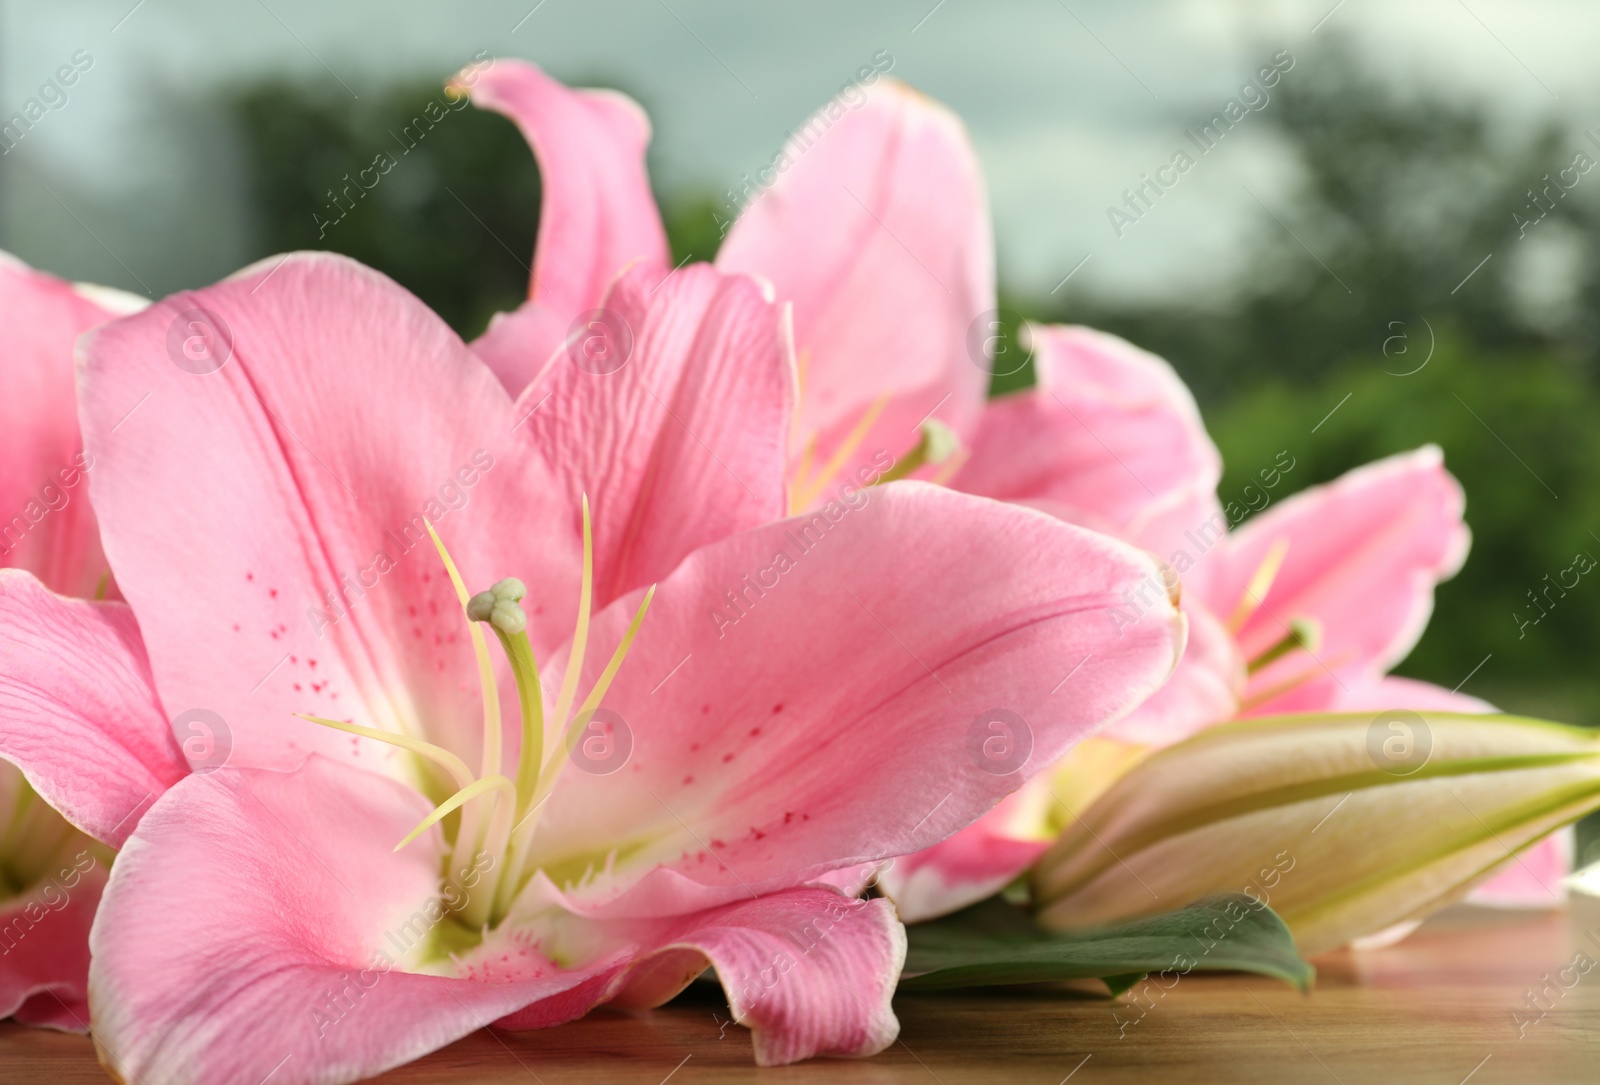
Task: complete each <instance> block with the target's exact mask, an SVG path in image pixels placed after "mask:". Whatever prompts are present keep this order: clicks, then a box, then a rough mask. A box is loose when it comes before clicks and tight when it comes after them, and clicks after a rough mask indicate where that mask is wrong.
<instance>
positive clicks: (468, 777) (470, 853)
mask: <svg viewBox="0 0 1600 1085" xmlns="http://www.w3.org/2000/svg"><path fill="white" fill-rule="evenodd" d="M428 532H429V534H430V535H431V536H432V538H433V541H434V545H435V547H436V548H437V549H438V551H439V557H440V560H441V561H442V562H443V563H444V566H445V569H446V571H447V572H448V573H449V574H450V580H451V583H452V584H453V585H454V586H455V589H456V596H457V598H458V599H459V600H460V602H461V606H462V610H463V613H464V615H465V617H466V618H467V619H468V622H469V626H470V631H471V637H472V644H473V652H474V655H475V657H476V660H477V669H478V676H479V681H480V684H481V685H482V687H483V710H484V723H483V730H484V733H483V742H484V749H483V758H482V766H481V769H480V771H479V772H478V773H477V774H476V775H474V774H473V772H472V770H471V769H470V768H469V767H468V766H467V763H466V762H465V761H464V760H462V759H461V757H460V756H459V755H457V754H456V753H453V752H452V751H450V750H447V749H445V748H443V747H441V746H437V745H434V744H432V743H429V742H425V741H423V740H421V739H418V738H414V737H412V736H409V735H401V734H395V733H393V732H389V731H381V730H378V729H375V728H371V727H363V726H361V725H359V724H354V723H342V722H340V721H338V720H331V719H325V718H323V717H320V716H309V715H306V716H301V718H302V719H306V720H309V721H311V722H312V723H316V724H320V725H322V726H324V727H330V728H333V729H335V730H338V731H344V732H346V733H348V734H353V735H359V736H361V737H363V738H370V739H373V740H376V741H379V742H385V743H388V744H389V745H391V746H395V747H397V748H399V749H402V750H405V751H406V752H408V753H410V754H413V755H414V756H417V757H420V758H422V759H424V760H426V761H430V762H432V763H433V764H434V765H437V766H438V767H439V768H440V769H442V770H444V772H445V773H446V774H447V775H448V776H449V777H450V779H451V780H452V781H453V782H454V784H455V787H456V790H455V792H454V793H453V794H451V795H450V796H449V797H448V798H446V799H445V800H444V801H443V802H442V803H440V804H439V805H438V806H436V807H435V808H434V810H433V811H432V812H431V813H430V814H429V815H428V816H427V817H425V818H423V819H422V821H421V822H420V823H419V824H418V825H417V826H416V827H415V828H413V829H412V830H411V832H409V833H407V834H406V836H405V838H404V839H403V840H401V841H400V842H399V843H398V844H397V845H395V850H396V851H399V850H400V849H401V848H403V847H405V846H406V845H407V844H410V843H411V842H412V841H414V840H416V839H417V838H418V837H420V836H422V834H423V833H425V832H427V831H428V830H429V829H431V828H432V827H433V826H435V825H438V824H440V823H441V822H442V821H444V819H445V818H447V817H449V816H450V815H451V814H453V813H455V812H457V811H460V813H461V818H460V820H459V822H458V824H457V826H456V833H455V839H454V841H453V842H452V843H451V847H450V854H449V857H448V859H447V861H446V867H445V877H446V878H447V879H450V878H455V877H460V876H462V875H463V874H464V873H465V872H466V871H468V870H476V871H478V872H479V873H480V875H481V876H480V878H479V879H478V881H477V883H476V885H475V886H474V887H473V888H474V891H473V892H470V893H465V892H464V893H460V894H457V900H458V903H457V904H456V905H455V908H456V911H457V918H458V920H459V921H460V922H461V924H462V925H463V926H464V927H466V928H467V929H468V930H474V931H478V930H483V929H485V928H491V927H493V926H494V925H495V924H497V923H499V922H500V920H502V919H503V918H504V917H505V916H506V914H507V913H508V912H509V910H510V908H511V905H512V903H513V902H514V901H515V898H516V894H517V892H518V891H519V890H520V889H521V887H522V886H523V885H525V884H526V882H527V880H528V875H529V873H530V872H528V871H526V869H525V868H526V866H527V857H528V854H529V851H530V849H531V845H532V839H533V835H534V830H535V829H536V827H537V825H538V817H537V814H538V811H539V808H540V806H541V805H542V804H543V803H544V800H545V799H546V798H547V797H548V796H549V793H550V789H551V787H552V786H553V784H554V782H555V778H556V776H557V775H559V771H560V766H559V764H558V763H557V758H558V757H559V756H560V755H561V754H562V753H563V752H564V751H565V745H566V744H565V743H564V742H557V743H555V744H554V748H553V749H552V751H551V753H550V756H549V757H546V756H545V749H544V747H545V727H546V720H547V717H546V715H545V712H544V698H543V693H544V691H543V687H542V686H541V684H540V681H539V666H538V662H537V660H536V659H535V658H534V653H533V644H532V642H531V640H530V639H529V637H528V632H527V627H528V617H527V613H526V611H524V610H523V608H522V600H523V599H524V598H525V597H526V596H527V586H526V585H524V584H523V582H522V581H520V580H518V579H516V578H515V577H507V578H505V579H504V580H501V581H499V582H497V583H496V584H495V585H494V586H493V587H491V588H490V589H488V590H487V591H482V592H478V593H477V594H476V595H471V596H469V595H468V594H467V591H466V587H465V585H464V584H463V582H462V579H461V576H460V573H459V572H458V571H457V569H456V566H455V562H454V561H452V560H451V558H450V554H449V552H448V551H447V550H446V549H445V546H444V542H443V541H442V540H441V539H440V538H439V536H438V534H437V533H436V532H435V531H434V530H433V525H432V524H429V525H428ZM654 594H655V588H654V587H651V588H650V589H649V590H648V591H646V592H645V595H644V598H643V599H642V600H641V602H640V604H639V609H638V610H637V612H636V613H635V614H634V617H633V621H632V622H631V623H630V624H629V626H628V629H627V632H626V633H625V634H624V635H623V637H622V641H621V643H620V644H618V645H617V648H616V651H615V652H613V653H612V656H611V659H610V660H609V661H608V662H607V664H606V666H605V668H604V669H603V670H602V671H601V673H600V676H599V677H598V678H597V679H596V680H595V683H594V687H593V688H592V689H591V690H590V691H589V695H588V696H587V697H585V698H584V700H583V703H582V704H581V705H580V706H579V708H578V710H577V713H576V715H575V716H571V717H570V718H569V714H570V713H571V711H572V703H573V701H574V700H575V699H576V698H577V687H578V680H579V679H580V678H581V677H582V671H583V662H584V656H585V649H586V647H587V643H588V638H589V624H590V608H591V605H592V602H593V598H594V537H593V531H592V525H591V523H590V518H589V502H588V498H587V497H585V498H584V500H583V581H582V586H581V588H580V591H579V599H578V615H577V620H576V623H575V625H576V628H575V629H574V632H573V637H572V641H571V648H570V649H569V652H568V655H567V666H566V672H565V673H564V674H563V676H562V683H561V692H560V694H559V696H558V697H557V700H556V711H555V713H554V714H553V715H552V716H550V717H548V719H549V722H550V724H551V725H552V726H554V727H555V728H557V730H558V731H559V732H560V733H562V734H565V733H566V732H567V731H568V730H569V729H570V727H571V726H573V725H576V724H577V723H579V722H586V721H587V720H588V719H590V718H592V716H593V715H594V713H595V711H596V710H597V709H598V708H599V707H600V702H601V700H602V699H603V698H604V697H605V695H606V691H607V690H608V689H609V688H610V686H611V682H612V680H613V679H614V678H615V677H616V675H617V671H618V669H619V668H620V667H621V666H622V661H623V659H624V658H625V657H626V656H627V654H628V650H629V649H630V648H631V647H632V645H633V642H634V639H635V638H636V637H637V636H638V633H639V627H640V625H641V623H642V622H643V621H644V615H645V611H646V610H647V609H648V608H649V606H650V600H651V598H652V597H653V596H654ZM481 624H486V625H488V626H489V628H490V629H492V630H493V631H494V633H495V636H496V637H497V638H498V639H499V641H500V646H501V647H502V648H503V649H504V650H505V653H506V658H507V660H508V661H509V662H510V665H511V673H512V676H513V678H514V679H515V680H516V684H517V698H518V702H519V708H520V709H521V720H522V744H521V750H520V753H519V755H518V758H517V768H516V775H515V778H514V779H513V778H511V777H508V776H506V775H505V774H504V773H502V772H501V768H500V764H501V756H502V751H501V737H500V736H501V718H500V702H499V693H498V687H497V686H496V684H495V677H494V668H493V665H492V663H491V662H490V659H489V655H488V642H487V640H486V638H485V637H484V634H483V631H482V629H481V628H480V625H481ZM484 797H487V798H488V799H489V803H490V805H489V807H488V808H487V811H485V809H484V804H482V803H477V802H474V801H473V800H475V799H479V798H484ZM485 815H487V816H485ZM483 857H486V858H488V859H489V860H490V863H489V865H488V866H487V867H485V866H484V865H483V864H482V863H480V862H479V860H480V858H483Z"/></svg>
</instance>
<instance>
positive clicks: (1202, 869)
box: [1034, 712, 1600, 954]
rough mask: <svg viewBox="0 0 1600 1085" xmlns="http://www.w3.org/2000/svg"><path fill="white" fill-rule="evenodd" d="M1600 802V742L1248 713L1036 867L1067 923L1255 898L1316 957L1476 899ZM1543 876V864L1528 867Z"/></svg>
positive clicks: (1054, 918) (1162, 758) (1558, 730)
mask: <svg viewBox="0 0 1600 1085" xmlns="http://www.w3.org/2000/svg"><path fill="white" fill-rule="evenodd" d="M1597 807H1600V739H1597V738H1596V736H1595V735H1594V734H1593V733H1591V732H1589V731H1588V730H1586V729H1583V728H1576V727H1566V726H1562V725H1559V724H1550V723H1543V722H1541V721H1536V720H1524V719H1518V718H1515V717H1509V716H1469V715H1453V714H1447V713H1434V712H1425V713H1409V714H1404V715H1399V714H1397V715H1396V716H1395V717H1394V718H1392V719H1386V718H1385V717H1383V716H1379V717H1378V718H1376V719H1374V718H1373V717H1372V716H1371V715H1370V714H1368V713H1361V714H1357V715H1343V716H1339V715H1333V716H1295V717H1282V718H1275V719H1265V720H1249V721H1243V722H1239V723H1232V724H1226V725H1223V726H1220V727H1214V728H1211V729H1209V730H1207V731H1203V732H1201V733H1200V734H1199V735H1197V736H1195V737H1194V738H1191V739H1189V740H1187V741H1185V742H1182V743H1179V744H1178V745H1176V746H1171V747H1168V748H1167V749H1166V750H1163V751H1160V752H1158V753H1155V754H1153V755H1151V756H1150V757H1149V758H1147V759H1146V760H1144V761H1142V762H1141V763H1140V764H1139V765H1138V766H1136V767H1135V768H1134V769H1133V770H1132V771H1131V772H1129V773H1128V774H1127V775H1126V776H1124V777H1122V779H1121V780H1119V781H1118V782H1117V783H1116V784H1115V785H1114V786H1113V787H1112V788H1111V790H1110V791H1108V792H1107V793H1106V794H1105V795H1104V796H1102V797H1101V798H1100V799H1099V800H1098V801H1097V802H1096V803H1095V804H1094V805H1093V806H1091V807H1090V808H1089V810H1088V811H1086V812H1085V813H1084V814H1083V815H1082V817H1081V818H1080V823H1079V824H1077V825H1073V826H1069V827H1068V829H1067V831H1066V832H1065V833H1064V834H1063V835H1062V837H1061V838H1060V840H1059V841H1058V842H1057V843H1056V844H1055V846H1053V847H1052V848H1051V850H1050V852H1049V853H1047V854H1046V855H1045V856H1044V858H1043V859H1041V860H1040V862H1039V863H1038V864H1037V865H1036V866H1035V868H1034V871H1035V872H1034V891H1035V892H1034V897H1035V900H1036V901H1038V902H1039V905H1040V907H1041V911H1040V914H1039V918H1040V920H1041V922H1043V923H1044V924H1045V925H1047V926H1050V927H1052V928H1055V929H1067V928H1071V927H1079V926H1089V925H1093V924H1096V923H1102V922H1107V921H1110V920H1114V919H1121V918H1126V917H1128V916H1131V915H1142V914H1149V913H1153V912H1157V911H1162V910H1166V909H1170V908H1173V907H1176V906H1180V905H1181V904H1183V903H1187V902H1189V901H1193V900H1196V899H1199V898H1200V897H1203V896H1206V895H1208V894H1211V893H1217V892H1224V891H1227V892H1238V891H1241V890H1244V891H1249V892H1253V893H1254V894H1256V895H1257V896H1258V897H1259V898H1260V899H1263V900H1265V901H1266V902H1267V903H1270V904H1271V906H1272V908H1273V909H1274V910H1275V911H1277V913H1278V914H1279V915H1280V916H1282V917H1283V920H1284V922H1285V923H1287V924H1288V926H1289V929H1290V930H1291V931H1292V932H1293V933H1294V936H1295V941H1296V943H1297V944H1298V945H1299V946H1300V948H1301V950H1302V951H1303V952H1305V953H1306V954H1314V953H1320V952H1323V951H1325V950H1328V949H1332V948H1334V947H1336V946H1339V945H1343V944H1344V943H1346V942H1349V941H1351V940H1352V939H1355V938H1359V937H1362V936H1364V935H1369V934H1373V933H1375V932H1378V931H1382V930H1385V929H1387V928H1389V927H1392V926H1394V925H1395V924H1397V923H1402V922H1405V921H1407V920H1412V919H1418V918H1421V917H1422V916H1425V915H1427V914H1428V913H1429V912H1431V911H1433V910H1435V909H1437V908H1439V907H1441V906H1443V905H1445V904H1448V903H1451V902H1452V901H1454V900H1458V899H1460V898H1461V897H1462V896H1464V895H1465V894H1466V893H1467V891H1468V890H1469V889H1470V888H1471V887H1472V886H1473V885H1474V884H1476V883H1478V882H1480V881H1482V880H1483V879H1484V878H1485V877H1486V876H1488V875H1489V874H1490V872H1492V871H1493V870H1495V869H1496V868H1498V867H1499V866H1500V865H1501V864H1502V863H1504V862H1505V861H1507V860H1508V859H1511V858H1512V857H1513V856H1514V857H1515V860H1514V861H1516V862H1518V863H1519V864H1526V858H1525V856H1526V854H1527V849H1529V848H1530V846H1531V845H1533V844H1534V843H1535V842H1537V841H1538V840H1539V839H1540V838H1542V837H1544V836H1546V835H1547V834H1549V833H1551V832H1553V831H1555V830H1557V829H1560V828H1561V827H1563V826H1565V825H1567V824H1569V823H1571V822H1573V821H1574V820H1576V819H1577V818H1579V817H1581V816H1583V815H1584V814H1586V813H1588V812H1589V811H1591V810H1593V809H1595V808H1597ZM1529 873H1530V876H1533V875H1535V874H1536V872H1535V871H1533V870H1531V869H1530V870H1529Z"/></svg>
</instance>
